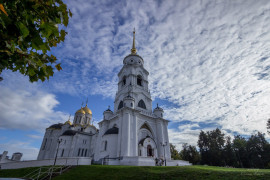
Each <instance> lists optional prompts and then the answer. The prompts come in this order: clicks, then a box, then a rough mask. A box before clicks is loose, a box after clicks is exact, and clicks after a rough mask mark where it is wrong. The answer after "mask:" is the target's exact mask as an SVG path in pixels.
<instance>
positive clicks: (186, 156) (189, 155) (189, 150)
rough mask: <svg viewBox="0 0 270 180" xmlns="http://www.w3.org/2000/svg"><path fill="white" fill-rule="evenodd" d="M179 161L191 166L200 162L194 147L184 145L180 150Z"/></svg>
mask: <svg viewBox="0 0 270 180" xmlns="http://www.w3.org/2000/svg"><path fill="white" fill-rule="evenodd" d="M180 156H181V159H183V160H186V161H189V162H190V163H192V164H198V163H199V162H200V154H199V152H198V151H197V149H196V147H195V146H191V145H188V144H187V143H184V144H183V146H182V150H181V151H180Z"/></svg>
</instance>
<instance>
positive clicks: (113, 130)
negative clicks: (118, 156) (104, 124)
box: [104, 127, 118, 135]
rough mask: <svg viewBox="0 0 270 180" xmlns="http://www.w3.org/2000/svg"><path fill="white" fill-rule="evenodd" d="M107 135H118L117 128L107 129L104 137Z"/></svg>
mask: <svg viewBox="0 0 270 180" xmlns="http://www.w3.org/2000/svg"><path fill="white" fill-rule="evenodd" d="M107 134H118V127H113V128H110V129H108V130H107V131H106V132H105V134H104V135H107Z"/></svg>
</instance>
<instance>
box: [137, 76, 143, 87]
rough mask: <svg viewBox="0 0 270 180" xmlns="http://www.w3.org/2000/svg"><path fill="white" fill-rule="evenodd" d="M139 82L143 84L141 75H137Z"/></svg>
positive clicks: (140, 84)
mask: <svg viewBox="0 0 270 180" xmlns="http://www.w3.org/2000/svg"><path fill="white" fill-rule="evenodd" d="M137 84H138V85H139V86H142V77H141V76H140V75H138V76H137Z"/></svg>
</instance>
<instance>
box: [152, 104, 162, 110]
mask: <svg viewBox="0 0 270 180" xmlns="http://www.w3.org/2000/svg"><path fill="white" fill-rule="evenodd" d="M155 110H160V111H163V109H162V108H161V107H159V106H158V104H157V107H156V108H155V109H154V111H155Z"/></svg>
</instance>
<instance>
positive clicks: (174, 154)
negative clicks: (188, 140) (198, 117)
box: [170, 143, 181, 160]
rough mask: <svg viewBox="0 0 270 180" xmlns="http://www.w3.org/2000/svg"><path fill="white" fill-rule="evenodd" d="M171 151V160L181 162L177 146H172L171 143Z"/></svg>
mask: <svg viewBox="0 0 270 180" xmlns="http://www.w3.org/2000/svg"><path fill="white" fill-rule="evenodd" d="M170 151H171V158H172V159H174V160H177V159H178V160H180V159H181V157H180V155H179V152H178V151H177V149H176V147H175V145H173V144H171V143H170Z"/></svg>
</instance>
